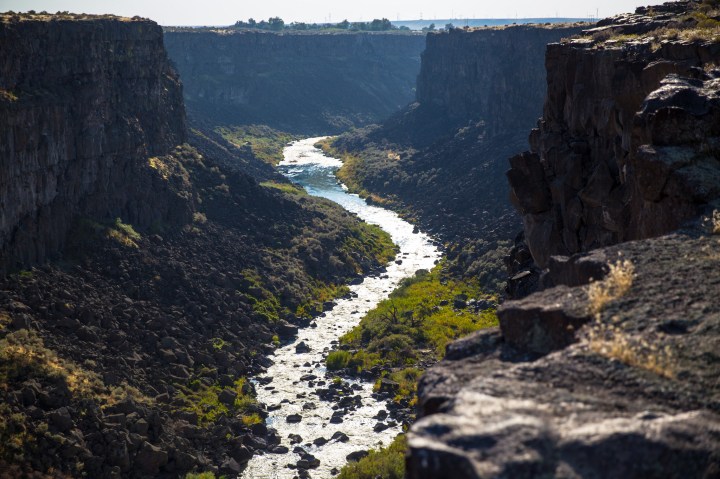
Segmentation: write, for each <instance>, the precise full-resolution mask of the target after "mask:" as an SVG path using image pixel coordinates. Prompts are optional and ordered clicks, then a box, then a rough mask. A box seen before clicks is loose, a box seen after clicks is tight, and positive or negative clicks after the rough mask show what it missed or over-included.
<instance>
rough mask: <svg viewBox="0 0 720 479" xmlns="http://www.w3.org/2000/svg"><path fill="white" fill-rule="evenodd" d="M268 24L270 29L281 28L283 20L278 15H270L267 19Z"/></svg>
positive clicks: (283, 23)
mask: <svg viewBox="0 0 720 479" xmlns="http://www.w3.org/2000/svg"><path fill="white" fill-rule="evenodd" d="M268 25H269V26H270V30H275V31H277V30H282V29H283V28H284V27H285V22H284V21H283V19H282V18H280V17H270V18H269V19H268Z"/></svg>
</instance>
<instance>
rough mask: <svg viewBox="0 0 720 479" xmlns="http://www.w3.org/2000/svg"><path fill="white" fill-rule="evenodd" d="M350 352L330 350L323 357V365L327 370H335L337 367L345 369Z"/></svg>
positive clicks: (350, 355)
mask: <svg viewBox="0 0 720 479" xmlns="http://www.w3.org/2000/svg"><path fill="white" fill-rule="evenodd" d="M351 357H352V354H350V353H349V352H348V351H342V350H340V351H332V352H330V354H328V355H327V358H326V359H325V365H326V366H327V368H328V370H329V371H337V370H339V369H345V368H346V367H347V366H348V362H349V361H350V358H351Z"/></svg>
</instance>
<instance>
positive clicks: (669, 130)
mask: <svg viewBox="0 0 720 479" xmlns="http://www.w3.org/2000/svg"><path fill="white" fill-rule="evenodd" d="M716 8H717V5H716V4H715V5H714V6H713V2H704V3H702V4H700V3H698V2H677V3H668V4H664V5H660V6H654V7H652V8H640V9H638V10H637V11H636V12H635V13H634V14H628V15H622V16H618V17H614V18H610V19H606V20H603V21H601V22H600V23H599V24H598V26H597V27H596V28H593V29H589V30H587V31H586V32H584V34H583V35H581V36H579V37H577V38H575V39H571V40H567V41H563V42H560V43H555V44H551V45H549V46H548V47H547V52H546V57H545V58H546V67H547V78H548V80H547V98H546V102H545V108H544V113H543V117H542V118H541V120H540V121H539V123H538V128H537V129H534V130H533V131H532V133H531V135H530V144H531V148H532V150H531V151H530V152H527V153H523V154H521V155H517V156H514V157H512V159H511V160H510V164H511V169H510V171H509V172H508V178H509V181H510V185H511V188H512V200H513V203H514V204H515V206H516V207H517V208H518V210H519V211H520V213H521V214H522V216H523V222H524V226H525V230H524V233H525V238H526V241H527V243H522V242H521V241H518V244H517V246H516V248H515V249H514V252H513V253H514V254H513V255H511V256H510V257H509V258H508V266H509V267H510V270H511V273H512V274H513V275H514V277H513V279H512V280H511V281H510V293H511V294H513V295H515V297H516V298H519V299H515V300H512V301H507V302H506V303H504V304H503V305H501V306H500V308H499V309H498V317H499V320H500V326H499V328H496V329H490V330H486V331H483V332H479V333H475V334H474V335H472V336H470V337H468V338H465V339H463V340H460V341H457V342H456V343H454V344H451V345H450V346H449V347H448V349H447V355H446V358H445V360H443V361H442V362H440V363H439V364H438V365H437V366H435V367H433V368H432V369H431V370H429V371H428V373H427V374H426V375H425V376H424V377H423V378H422V379H421V382H420V387H419V405H420V416H422V417H421V418H420V419H419V420H418V421H417V422H416V423H415V424H414V425H413V427H412V429H411V431H410V434H409V439H408V444H409V448H410V452H409V456H408V461H407V465H408V477H410V478H421V477H433V478H454V479H455V478H490V477H513V478H534V477H562V478H580V477H582V478H601V477H624V478H648V477H655V478H661V477H662V478H675V477H677V478H680V477H693V478H709V477H716V476H717V475H718V474H720V456H718V451H720V442H719V441H718V438H720V408H719V405H720V390H719V389H718V385H719V384H720V382H719V381H718V380H719V379H720V357H719V356H718V350H719V349H718V346H719V345H720V302H719V301H718V298H717V293H718V291H720V275H719V274H718V266H719V265H720V254H719V252H720V240H719V238H720V237H718V236H717V235H718V234H720V213H717V208H718V206H719V205H718V203H717V201H718V185H720V182H718V178H719V176H718V174H719V173H720V156H719V155H718V149H717V142H718V124H719V123H718V114H719V113H720V104H719V103H718V91H719V90H720V83H718V81H719V78H720V71H718V69H717V63H718V60H719V59H720V49H719V48H720V43H719V41H720V38H718V36H717V27H718V25H719V24H720V23H718V17H719V16H720V15H719V13H720V12H718V10H717V9H716ZM714 211H715V213H713V212H714ZM662 235H664V236H662ZM563 255H565V256H563ZM568 255H570V256H568ZM533 264H534V266H532V265H533ZM536 272H539V273H540V275H539V278H538V277H537V276H535V280H533V281H529V280H528V278H531V277H533V276H534V274H535V273H536ZM523 282H524V284H523ZM533 288H534V289H536V290H537V292H535V293H533V294H530V295H527V294H528V293H529V292H530V291H531V290H532V289H533ZM523 295H527V296H526V297H522V296H523Z"/></svg>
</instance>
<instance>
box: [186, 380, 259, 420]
mask: <svg viewBox="0 0 720 479" xmlns="http://www.w3.org/2000/svg"><path fill="white" fill-rule="evenodd" d="M177 387H178V389H179V392H178V398H180V400H182V401H183V402H184V404H185V406H184V407H183V408H182V409H183V410H184V411H187V412H191V413H195V415H196V416H197V422H198V425H199V426H207V425H209V424H212V423H214V422H215V421H217V420H218V419H219V418H220V417H221V416H227V417H229V416H234V415H238V414H240V415H241V416H242V421H243V423H245V424H248V425H251V424H256V423H259V422H262V419H261V418H260V416H259V415H258V414H257V410H258V403H257V400H256V399H255V397H254V395H253V394H252V389H251V388H249V387H247V379H246V378H244V377H241V378H238V379H237V380H236V381H235V382H234V384H233V386H231V387H222V386H220V385H219V384H210V385H208V384H206V383H205V382H204V381H203V380H202V379H200V378H194V379H192V380H190V381H189V382H188V384H187V386H183V385H177ZM232 396H234V399H233V400H232V401H231V402H229V401H227V400H223V399H224V397H232Z"/></svg>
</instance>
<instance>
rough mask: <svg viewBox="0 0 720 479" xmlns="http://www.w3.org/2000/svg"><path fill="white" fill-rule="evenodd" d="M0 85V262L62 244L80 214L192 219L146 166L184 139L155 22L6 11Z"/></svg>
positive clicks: (145, 220)
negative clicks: (42, 17) (21, 15)
mask: <svg viewBox="0 0 720 479" xmlns="http://www.w3.org/2000/svg"><path fill="white" fill-rule="evenodd" d="M78 52H82V54H78ZM0 93H2V95H0V131H2V132H3V133H2V136H0V162H1V163H0V204H2V208H0V258H1V259H0V271H2V270H3V269H4V268H7V267H11V268H12V267H17V266H22V265H26V264H30V263H34V262H38V261H43V260H45V259H46V258H47V257H48V256H49V255H51V254H53V253H55V252H57V251H58V250H59V249H60V248H61V247H62V245H63V241H64V237H65V233H66V232H67V228H68V227H69V224H70V223H71V219H72V218H73V217H74V216H76V215H77V214H86V215H91V216H98V217H102V218H115V217H122V218H123V219H124V220H126V221H129V222H133V223H135V224H138V225H143V226H147V225H150V224H152V223H153V222H173V221H182V220H184V219H187V218H188V215H189V212H188V211H189V210H188V208H187V206H185V205H183V203H184V201H182V200H179V199H177V198H176V197H175V195H174V194H172V193H168V194H167V195H163V194H161V193H162V191H163V190H165V189H166V188H164V187H162V185H161V183H162V181H160V180H161V179H160V178H159V176H157V175H154V174H153V170H152V169H150V168H149V167H148V158H149V157H151V156H154V155H163V154H165V153H167V152H168V151H169V149H170V148H171V147H173V146H175V145H177V144H180V143H182V142H183V141H184V139H185V110H184V107H183V103H182V92H181V88H180V84H179V81H178V78H177V75H176V74H175V72H174V70H173V69H172V68H171V67H170V65H169V63H168V61H167V57H166V55H165V50H164V48H163V42H162V31H161V29H160V28H159V27H158V26H157V25H156V24H155V23H153V22H150V21H116V20H97V19H96V20H93V21H84V20H80V21H72V20H57V21H55V22H52V23H51V22H47V21H32V20H23V21H20V22H9V21H7V17H5V18H4V20H3V21H2V22H0ZM128 178H132V181H130V182H128V181H127V179H128ZM153 191H156V192H157V194H154V195H150V193H151V192H153Z"/></svg>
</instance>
